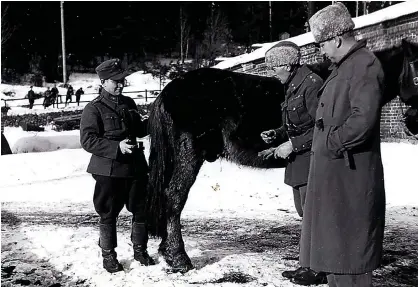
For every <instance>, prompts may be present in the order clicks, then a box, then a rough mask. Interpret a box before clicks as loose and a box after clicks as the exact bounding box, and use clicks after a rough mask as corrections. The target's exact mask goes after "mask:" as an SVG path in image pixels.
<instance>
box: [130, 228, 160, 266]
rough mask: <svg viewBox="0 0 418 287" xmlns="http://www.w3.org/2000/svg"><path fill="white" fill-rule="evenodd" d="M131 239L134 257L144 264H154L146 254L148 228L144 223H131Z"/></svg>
mask: <svg viewBox="0 0 418 287" xmlns="http://www.w3.org/2000/svg"><path fill="white" fill-rule="evenodd" d="M131 240H132V244H133V249H134V259H135V260H136V261H139V262H140V263H141V264H143V265H145V266H149V265H155V262H154V260H153V259H152V258H151V257H150V256H149V255H148V252H147V243H148V230H147V227H146V226H145V223H137V222H133V223H132V233H131Z"/></svg>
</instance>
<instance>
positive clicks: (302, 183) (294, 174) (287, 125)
mask: <svg viewBox="0 0 418 287" xmlns="http://www.w3.org/2000/svg"><path fill="white" fill-rule="evenodd" d="M299 62H300V48H299V47H298V46H297V45H296V44H295V43H293V42H290V41H281V42H279V43H278V44H276V45H274V46H273V47H272V48H271V49H269V50H268V51H267V52H266V65H267V68H268V70H269V71H270V75H272V76H274V77H276V78H278V79H279V80H280V81H281V82H282V84H284V86H285V89H286V96H285V100H284V102H283V104H282V116H283V121H282V122H283V126H281V127H280V128H278V129H276V130H269V131H264V132H262V133H261V137H262V139H263V140H264V141H265V142H266V143H268V144H272V145H276V146H277V144H279V143H282V144H281V145H280V146H278V147H273V148H270V149H267V150H265V151H262V152H260V156H263V157H264V158H269V157H272V156H274V157H275V158H285V159H287V160H288V163H287V166H286V172H285V183H286V184H288V185H290V186H291V187H293V197H294V202H295V207H296V210H297V212H298V214H299V215H300V216H301V217H302V216H303V209H304V205H305V198H306V184H307V181H308V174H309V161H310V150H311V144H312V135H313V129H314V124H315V112H316V109H317V107H318V91H319V89H320V88H321V86H322V84H323V81H322V79H321V78H320V77H319V76H318V75H316V74H315V73H313V72H312V71H311V70H310V69H309V68H308V67H307V66H306V65H303V66H301V65H300V64H299ZM283 142H284V143H283ZM282 275H283V276H284V277H286V278H289V279H290V278H294V277H298V276H303V277H306V278H309V280H310V281H309V282H310V283H311V284H316V283H323V282H325V281H326V277H325V274H324V273H316V272H315V271H313V270H311V269H309V268H303V267H301V268H298V269H297V270H294V271H285V272H283V273H282ZM325 283H326V282H325Z"/></svg>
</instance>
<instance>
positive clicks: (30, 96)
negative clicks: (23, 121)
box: [28, 86, 35, 109]
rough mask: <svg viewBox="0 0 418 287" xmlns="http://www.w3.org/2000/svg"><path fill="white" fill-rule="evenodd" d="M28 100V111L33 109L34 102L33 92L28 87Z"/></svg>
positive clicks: (31, 88)
mask: <svg viewBox="0 0 418 287" xmlns="http://www.w3.org/2000/svg"><path fill="white" fill-rule="evenodd" d="M28 100H29V109H32V108H33V103H34V102H35V92H34V91H33V86H30V90H29V91H28Z"/></svg>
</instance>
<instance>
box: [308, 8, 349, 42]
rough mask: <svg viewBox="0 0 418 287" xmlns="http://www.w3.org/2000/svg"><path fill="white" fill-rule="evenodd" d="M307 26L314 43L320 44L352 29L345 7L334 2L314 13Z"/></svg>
mask: <svg viewBox="0 0 418 287" xmlns="http://www.w3.org/2000/svg"><path fill="white" fill-rule="evenodd" d="M309 26H310V27H311V31H312V34H313V37H314V39H315V42H317V43H320V42H324V41H327V40H330V39H332V38H333V37H335V36H339V35H342V34H344V33H346V32H348V31H351V30H353V29H354V22H353V19H351V16H350V13H349V12H348V10H347V7H345V6H344V4H343V3H341V2H336V3H334V4H332V5H329V6H327V7H325V8H323V9H321V10H319V11H318V12H316V13H315V14H314V15H313V16H312V17H311V19H309Z"/></svg>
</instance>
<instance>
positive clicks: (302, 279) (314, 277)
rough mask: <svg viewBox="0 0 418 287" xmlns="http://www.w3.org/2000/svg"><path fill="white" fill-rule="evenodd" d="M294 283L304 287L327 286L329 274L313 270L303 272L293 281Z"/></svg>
mask: <svg viewBox="0 0 418 287" xmlns="http://www.w3.org/2000/svg"><path fill="white" fill-rule="evenodd" d="M291 281H292V282H293V283H295V284H298V285H303V286H309V285H319V284H327V283H328V280H327V274H326V273H325V272H315V271H313V270H312V269H308V271H306V272H303V273H301V274H299V275H297V276H295V277H294V278H292V280H291Z"/></svg>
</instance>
